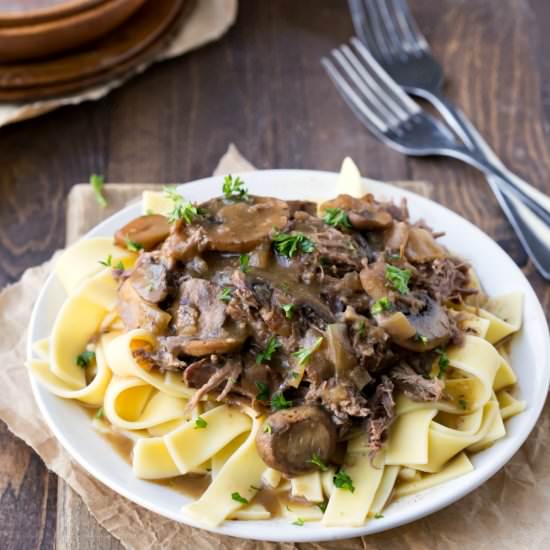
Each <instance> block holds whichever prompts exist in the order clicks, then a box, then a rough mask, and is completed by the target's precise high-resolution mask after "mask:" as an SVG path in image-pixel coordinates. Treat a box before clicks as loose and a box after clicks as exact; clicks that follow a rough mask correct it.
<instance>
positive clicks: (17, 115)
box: [0, 0, 238, 127]
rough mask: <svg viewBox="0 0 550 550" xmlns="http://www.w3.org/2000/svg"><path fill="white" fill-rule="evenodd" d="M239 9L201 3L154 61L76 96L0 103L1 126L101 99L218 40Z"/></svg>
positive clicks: (226, 2) (226, 3)
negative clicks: (148, 71) (163, 63)
mask: <svg viewBox="0 0 550 550" xmlns="http://www.w3.org/2000/svg"><path fill="white" fill-rule="evenodd" d="M153 1H154V0H153ZM237 7H238V0H198V2H196V5H195V7H194V8H193V11H192V13H191V14H190V15H189V17H185V18H184V21H183V22H182V26H181V28H180V30H179V31H178V32H177V34H176V36H175V37H174V39H173V40H172V41H171V42H170V44H169V45H168V46H167V48H166V49H165V50H164V51H162V52H160V53H159V54H158V55H157V57H156V58H155V59H153V60H152V61H148V62H147V63H143V64H142V65H140V66H139V67H136V68H135V69H134V70H132V71H130V72H129V73H128V74H126V75H125V76H124V77H121V78H117V79H114V80H112V81H110V82H108V83H107V84H101V85H100V86H93V87H91V88H88V89H86V90H84V91H81V92H78V93H75V94H71V95H67V96H63V97H59V98H53V99H47V100H40V101H32V102H28V103H2V104H0V127H1V126H6V125H7V124H12V123H14V122H18V121H21V120H25V119H28V118H34V117H37V116H40V115H42V114H44V113H47V112H48V111H53V110H54V109H57V108H58V107H62V106H63V105H77V104H78V103H82V102H83V101H92V100H96V99H100V98H102V97H104V96H105V95H107V94H108V93H109V92H110V91H111V90H114V89H115V88H118V87H119V86H121V85H122V84H124V82H126V81H127V80H129V79H130V78H132V77H133V76H135V75H137V74H140V73H142V72H143V71H144V70H145V69H146V68H147V67H149V66H150V65H151V64H152V63H156V62H157V61H163V60H165V59H171V58H172V57H177V56H180V55H182V54H184V53H186V52H188V51H190V50H194V49H195V48H198V47H200V46H202V45H204V44H207V43H208V42H212V41H213V40H218V39H219V38H220V37H221V36H223V35H224V34H225V33H226V31H227V30H228V29H229V27H231V25H233V23H234V22H235V19H236V17H237Z"/></svg>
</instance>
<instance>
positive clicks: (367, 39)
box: [348, 0, 381, 56]
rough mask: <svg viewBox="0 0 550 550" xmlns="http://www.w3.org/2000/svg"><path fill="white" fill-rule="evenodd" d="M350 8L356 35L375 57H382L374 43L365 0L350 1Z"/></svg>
mask: <svg viewBox="0 0 550 550" xmlns="http://www.w3.org/2000/svg"><path fill="white" fill-rule="evenodd" d="M348 6H349V11H350V13H351V19H352V21H353V28H354V29H355V34H356V35H357V36H358V37H359V38H360V39H361V40H362V42H363V44H366V45H367V47H368V48H369V50H370V51H371V52H373V54H374V55H376V56H380V55H381V53H380V50H379V48H378V45H377V44H376V42H375V41H374V39H373V34H372V33H371V31H370V28H369V23H368V17H367V14H366V12H365V6H364V5H363V0H348Z"/></svg>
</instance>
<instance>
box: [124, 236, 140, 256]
mask: <svg viewBox="0 0 550 550" xmlns="http://www.w3.org/2000/svg"><path fill="white" fill-rule="evenodd" d="M126 248H127V249H128V250H129V251H130V252H139V251H140V250H141V249H142V248H143V245H142V244H141V243H137V242H136V241H133V240H132V239H130V237H126Z"/></svg>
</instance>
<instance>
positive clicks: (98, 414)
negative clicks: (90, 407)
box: [94, 407, 105, 420]
mask: <svg viewBox="0 0 550 550" xmlns="http://www.w3.org/2000/svg"><path fill="white" fill-rule="evenodd" d="M104 416H105V411H104V410H103V407H99V409H97V411H96V413H95V414H94V418H97V419H98V420H99V419H100V418H103V417H104Z"/></svg>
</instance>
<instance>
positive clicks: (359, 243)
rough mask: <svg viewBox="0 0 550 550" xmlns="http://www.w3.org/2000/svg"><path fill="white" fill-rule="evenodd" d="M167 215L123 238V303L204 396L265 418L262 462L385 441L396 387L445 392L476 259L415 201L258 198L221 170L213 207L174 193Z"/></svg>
mask: <svg viewBox="0 0 550 550" xmlns="http://www.w3.org/2000/svg"><path fill="white" fill-rule="evenodd" d="M171 196H172V199H173V201H174V210H173V212H172V214H171V216H170V217H169V218H167V217H165V216H160V215H145V216H141V217H139V218H137V219H135V220H133V221H132V222H130V223H129V224H127V225H126V226H125V227H123V228H121V229H120V230H119V231H118V233H117V234H116V237H115V241H116V243H117V244H118V245H120V246H123V247H131V248H132V249H134V250H136V249H139V258H138V260H137V262H136V264H135V267H134V268H132V269H131V270H126V271H123V270H119V272H118V279H119V290H118V303H117V312H118V314H119V316H120V318H121V319H122V321H123V323H124V326H125V328H126V329H127V330H132V329H136V328H142V329H145V330H147V331H149V332H151V333H153V334H154V335H156V337H157V345H156V347H154V348H152V347H151V346H144V347H143V348H139V349H136V350H134V354H135V356H136V358H138V359H139V361H140V362H141V363H142V364H146V365H148V367H147V368H149V369H155V370H158V371H160V372H165V371H173V372H176V373H177V374H178V375H181V377H182V379H183V380H184V381H185V383H186V384H187V385H188V386H189V387H191V388H195V389H196V390H197V391H196V393H195V394H194V397H193V399H192V401H191V402H190V404H189V406H190V407H192V406H194V405H195V404H196V403H197V402H198V401H199V400H200V399H202V398H203V397H204V396H205V395H206V394H209V396H210V397H211V398H212V399H215V400H217V401H219V402H224V403H228V404H235V405H237V406H238V405H242V404H247V405H249V406H251V407H253V408H255V409H256V410H258V412H260V413H262V414H266V415H267V418H266V421H265V424H264V429H263V430H261V431H260V432H259V433H258V436H257V438H256V445H257V449H258V452H259V454H260V456H261V458H262V459H263V461H264V462H265V463H266V464H267V465H268V466H270V467H272V468H274V469H276V470H278V471H280V472H282V473H283V474H285V475H286V476H288V477H293V476H297V475H301V474H304V473H307V472H309V471H313V470H314V469H315V464H314V462H315V461H313V460H312V457H317V458H318V460H319V461H322V462H323V463H325V464H326V463H331V462H332V463H338V461H339V460H340V459H339V456H340V457H341V452H340V450H341V444H342V442H345V441H347V440H349V439H350V438H351V437H353V436H355V435H357V434H360V433H362V434H366V436H367V438H368V444H369V447H370V450H371V452H372V454H373V455H374V454H376V453H377V452H378V451H379V450H380V449H381V448H382V447H383V445H384V442H385V440H386V438H387V436H388V431H389V429H390V426H391V424H392V421H393V420H394V418H395V397H396V394H397V392H400V393H402V394H404V395H406V396H407V397H409V398H410V399H412V400H415V401H437V400H440V399H445V391H444V382H443V380H442V379H440V378H439V377H438V376H437V375H435V376H434V374H433V372H432V369H433V368H434V367H433V366H434V365H437V360H438V358H439V357H441V356H442V354H444V353H445V348H446V346H447V345H449V344H451V343H452V344H457V343H460V340H461V337H462V332H461V330H460V329H459V325H458V320H457V311H456V306H458V305H460V304H461V303H463V301H464V300H465V299H466V298H467V297H468V296H470V295H472V294H475V293H476V290H475V288H474V287H473V285H472V284H471V281H470V279H469V265H468V264H467V263H466V262H465V261H463V260H462V259H461V258H458V257H455V256H453V255H452V254H451V253H450V252H449V251H448V250H446V248H445V247H444V246H442V245H441V244H439V243H438V241H437V238H438V237H439V236H440V235H439V234H437V233H434V231H433V230H432V229H431V228H430V227H428V226H426V225H425V224H423V223H422V222H417V223H411V221H410V220H409V215H408V211H407V206H406V204H405V203H402V204H400V205H396V204H393V203H389V202H379V201H377V200H375V199H374V197H373V196H372V195H370V194H367V195H365V196H363V197H361V198H355V197H351V196H349V195H339V196H337V197H336V198H334V199H333V200H329V201H327V202H324V203H322V204H320V205H319V206H318V205H317V204H315V203H313V202H308V201H292V200H291V201H283V200H280V199H277V198H272V197H259V196H253V195H249V194H248V192H247V190H246V189H245V188H244V186H243V182H242V181H241V180H240V179H238V178H237V179H232V178H230V177H228V178H226V182H225V185H224V194H223V195H222V196H220V197H217V198H214V199H211V200H209V201H207V202H204V203H202V204H191V203H189V202H186V201H185V200H184V199H183V197H181V196H179V195H178V194H177V193H175V192H172V193H171Z"/></svg>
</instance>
